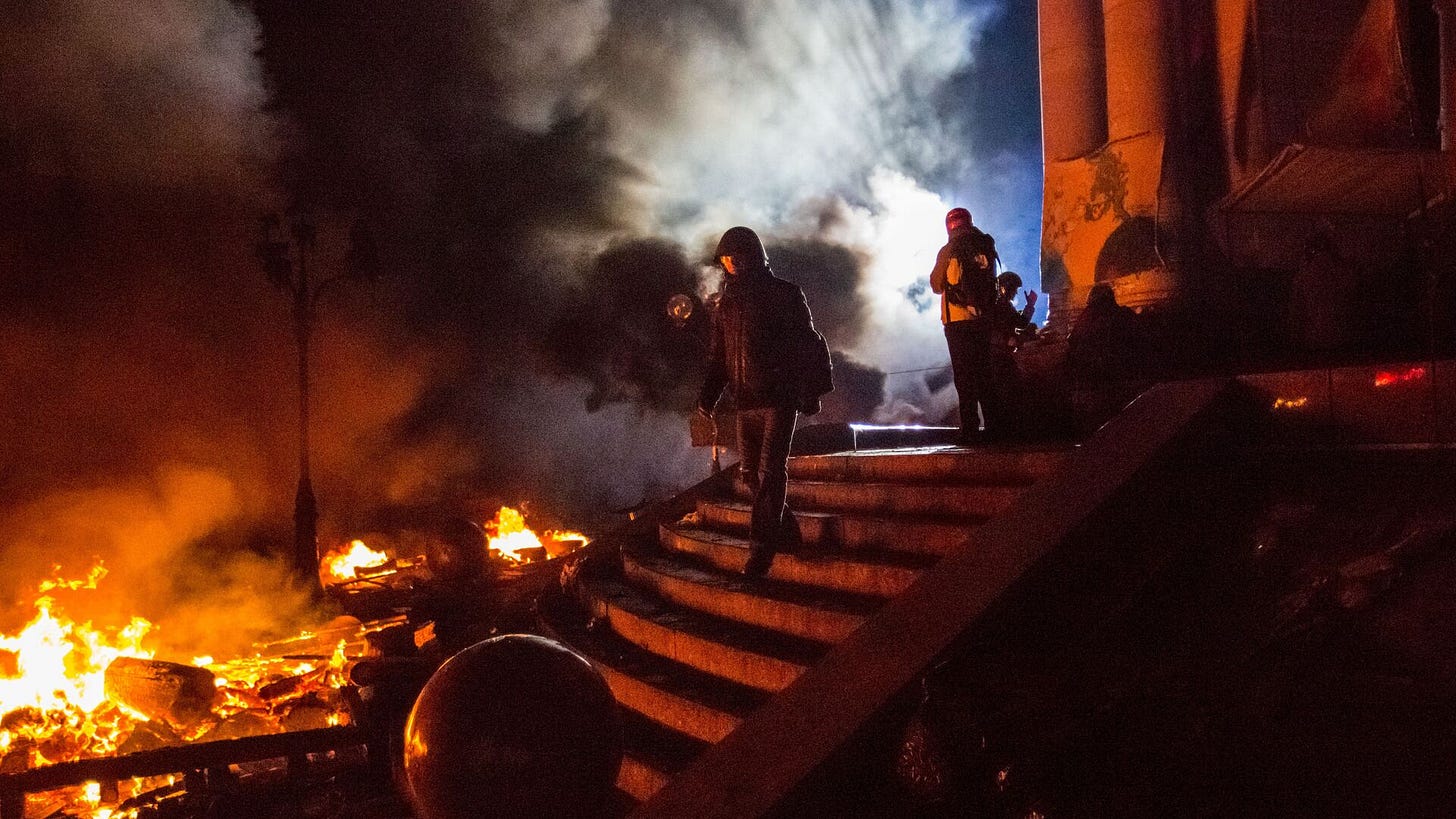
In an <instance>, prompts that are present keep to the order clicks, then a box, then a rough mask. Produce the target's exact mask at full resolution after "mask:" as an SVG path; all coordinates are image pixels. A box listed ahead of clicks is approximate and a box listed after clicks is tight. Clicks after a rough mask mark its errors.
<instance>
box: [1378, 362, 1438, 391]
mask: <svg viewBox="0 0 1456 819" xmlns="http://www.w3.org/2000/svg"><path fill="white" fill-rule="evenodd" d="M1425 377H1426V368H1425V367H1411V368H1410V369H1408V370H1405V371H1403V372H1398V373H1395V372H1388V371H1385V370H1381V371H1380V372H1378V373H1376V374H1375V386H1377V387H1389V386H1390V385H1391V384H1406V383H1409V382H1411V381H1420V380H1421V379H1423V378H1425Z"/></svg>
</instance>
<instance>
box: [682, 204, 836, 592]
mask: <svg viewBox="0 0 1456 819" xmlns="http://www.w3.org/2000/svg"><path fill="white" fill-rule="evenodd" d="M715 255H716V256H717V261H718V264H719V266H721V267H722V268H723V272H724V274H725V275H726V280H725V283H724V287H723V295H722V298H721V299H720V300H719V302H718V311H717V315H716V316H715V317H714V321H713V330H712V334H711V336H710V340H709V348H708V366H707V370H708V373H707V378H706V379H705V380H704V382H703V389H702V392H701V393H700V394H699V397H698V412H700V413H703V414H704V415H707V416H711V415H712V412H713V408H714V407H715V406H716V405H717V403H718V398H719V396H720V395H721V394H722V392H723V388H724V387H725V386H726V387H727V388H728V390H729V392H731V393H732V394H733V400H734V403H735V404H736V406H737V411H738V412H737V420H738V447H739V451H740V452H741V453H742V456H743V460H742V462H741V463H740V465H739V476H740V478H741V479H742V480H743V481H744V483H746V484H747V485H748V486H749V488H750V489H752V491H753V518H752V521H751V523H750V525H749V541H750V551H749V558H748V562H747V563H746V564H745V566H744V569H743V571H744V573H745V574H748V575H762V574H764V573H765V572H767V571H768V569H769V566H770V564H771V563H772V562H773V557H774V554H775V553H776V552H777V551H778V550H779V548H780V547H781V546H785V545H786V540H787V539H788V537H789V530H790V529H792V527H790V526H787V525H786V517H788V510H787V506H786V504H785V502H784V498H785V496H786V494H787V492H788V483H789V473H788V457H789V445H790V443H791V442H792V440H793V436H794V421H795V414H796V413H797V412H803V413H805V414H806V415H813V414H814V413H816V412H818V411H819V396H821V395H823V394H824V393H825V392H828V390H829V384H828V383H827V381H828V377H829V373H828V350H827V348H826V347H825V346H824V339H823V338H822V337H821V336H820V335H819V334H818V333H817V332H815V330H814V322H813V319H812V317H811V316H810V314H809V305H808V303H807V302H806V301H805V300H804V293H803V291H801V290H800V289H799V288H798V287H797V286H796V285H794V284H792V283H790V282H787V281H784V280H783V279H780V278H779V277H777V276H775V275H774V273H773V270H772V269H770V268H769V264H768V255H767V254H766V253H765V252H764V249H763V243H762V242H761V241H759V238H758V235H757V234H755V233H754V232H753V231H752V230H749V229H748V228H746V227H735V228H732V229H730V230H729V231H728V232H726V233H724V234H723V238H722V239H721V240H720V241H719V242H718V249H717V251H716V254H715ZM788 520H790V521H791V520H792V518H791V517H788Z"/></svg>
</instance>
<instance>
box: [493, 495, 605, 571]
mask: <svg viewBox="0 0 1456 819" xmlns="http://www.w3.org/2000/svg"><path fill="white" fill-rule="evenodd" d="M481 528H483V529H484V530H485V534H486V537H487V538H488V539H489V546H490V550H491V552H493V553H495V554H496V555H499V556H500V557H502V558H504V559H505V560H507V561H508V562H510V563H529V562H531V561H532V560H544V559H546V558H548V557H556V556H558V555H564V554H567V553H568V552H572V551H575V550H577V549H580V548H581V547H582V546H585V545H586V544H587V543H589V542H590V538H588V537H587V536H586V535H583V534H581V533H580V532H570V531H565V530H555V529H548V530H546V532H545V533H543V534H541V535H537V534H536V533H535V532H533V531H532V530H531V529H530V528H529V527H527V526H526V516H525V515H524V514H522V513H521V512H520V511H519V510H517V509H512V508H511V507H509V506H502V507H501V508H500V511H499V512H497V513H496V515H495V519H494V520H488V521H486V522H485V523H484V524H483V525H482V527H481Z"/></svg>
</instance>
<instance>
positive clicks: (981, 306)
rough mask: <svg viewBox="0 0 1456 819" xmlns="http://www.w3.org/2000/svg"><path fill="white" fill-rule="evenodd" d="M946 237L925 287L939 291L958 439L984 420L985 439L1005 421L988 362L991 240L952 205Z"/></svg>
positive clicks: (966, 439) (971, 436)
mask: <svg viewBox="0 0 1456 819" xmlns="http://www.w3.org/2000/svg"><path fill="white" fill-rule="evenodd" d="M945 229H946V233H947V234H949V237H950V238H949V241H947V242H946V243H945V246H944V247H942V248H941V249H940V252H939V253H937V254H936V256H935V267H934V268H933V269H932V270H931V271H930V289H931V290H932V291H934V292H935V293H938V294H940V321H941V324H943V325H945V343H946V347H948V348H949V350H950V366H951V372H952V373H953V375H954V377H955V387H956V396H957V398H958V400H959V402H960V426H961V433H960V438H961V442H962V443H972V442H973V441H975V440H976V438H977V435H978V433H979V432H980V426H981V424H980V421H978V420H977V416H978V412H977V408H978V407H979V415H980V417H981V418H982V419H984V421H985V434H984V437H987V438H990V437H994V436H995V435H996V434H998V433H999V432H1001V431H1002V429H1001V428H1002V427H1003V426H1004V424H1005V418H1004V413H1003V412H1002V411H1001V409H1002V408H1001V406H1000V403H999V402H998V401H997V396H996V394H995V389H994V384H993V383H992V378H993V364H992V361H991V330H992V320H991V312H992V309H993V308H994V306H995V303H996V278H995V277H996V264H997V262H998V261H999V257H998V256H997V254H996V240H995V239H993V238H991V236H990V235H989V234H987V233H985V232H983V231H981V230H980V229H978V228H976V227H975V225H973V224H972V223H971V213H970V211H968V210H966V209H965V208H954V209H952V210H951V211H950V212H949V213H947V214H946V215H945Z"/></svg>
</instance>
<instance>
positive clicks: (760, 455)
mask: <svg viewBox="0 0 1456 819" xmlns="http://www.w3.org/2000/svg"><path fill="white" fill-rule="evenodd" d="M796 415H797V413H796V412H795V411H794V410H792V409H786V408H782V407H765V408H763V409H741V410H739V411H738V448H739V451H741V452H742V453H743V460H742V462H741V463H740V464H739V466H738V469H739V475H740V477H742V479H743V482H744V483H746V484H748V487H749V488H750V489H752V490H753V519H752V521H751V522H750V523H749V527H748V539H749V540H750V541H751V542H752V545H753V547H754V548H755V549H760V548H763V547H768V548H772V549H777V548H778V547H779V545H780V541H781V540H782V538H783V534H784V513H785V510H786V506H785V503H784V498H785V496H786V495H787V494H788V491H789V466H788V461H789V444H790V443H791V442H792V441H793V438H794V420H795V417H796Z"/></svg>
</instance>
